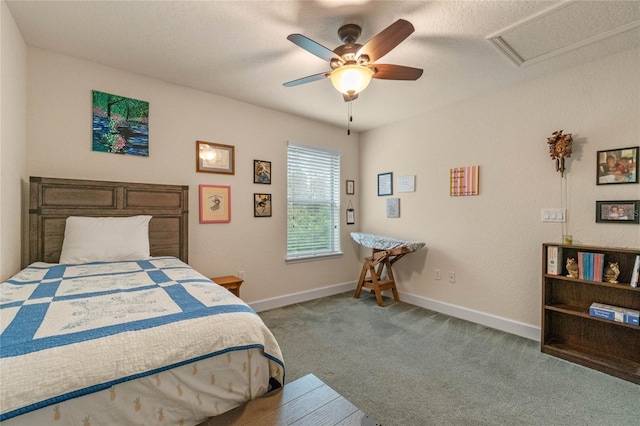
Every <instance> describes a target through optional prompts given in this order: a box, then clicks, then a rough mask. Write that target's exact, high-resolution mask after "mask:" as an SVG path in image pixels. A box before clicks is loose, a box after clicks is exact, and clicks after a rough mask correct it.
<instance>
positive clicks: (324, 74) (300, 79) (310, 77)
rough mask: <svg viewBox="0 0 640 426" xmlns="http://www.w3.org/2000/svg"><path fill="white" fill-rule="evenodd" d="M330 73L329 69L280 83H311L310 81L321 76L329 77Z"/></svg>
mask: <svg viewBox="0 0 640 426" xmlns="http://www.w3.org/2000/svg"><path fill="white" fill-rule="evenodd" d="M330 74H331V72H329V71H326V72H321V73H318V74H313V75H308V76H306V77H302V78H299V79H297V80H292V81H288V82H286V83H282V85H283V86H284V87H293V86H299V85H301V84H305V83H311V82H312V81H318V80H322V79H323V78H327V77H329V75H330Z"/></svg>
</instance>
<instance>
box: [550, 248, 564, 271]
mask: <svg viewBox="0 0 640 426" xmlns="http://www.w3.org/2000/svg"><path fill="white" fill-rule="evenodd" d="M561 261H562V248H560V247H558V246H547V274H549V275H560V274H561V273H562V265H561V264H560V263H561Z"/></svg>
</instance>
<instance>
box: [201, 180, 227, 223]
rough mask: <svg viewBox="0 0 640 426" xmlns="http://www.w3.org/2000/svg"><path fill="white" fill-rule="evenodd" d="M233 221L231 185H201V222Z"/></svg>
mask: <svg viewBox="0 0 640 426" xmlns="http://www.w3.org/2000/svg"><path fill="white" fill-rule="evenodd" d="M224 222H231V187H230V186H220V185H200V223H224Z"/></svg>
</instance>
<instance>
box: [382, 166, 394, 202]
mask: <svg viewBox="0 0 640 426" xmlns="http://www.w3.org/2000/svg"><path fill="white" fill-rule="evenodd" d="M383 195H393V173H392V172H388V173H380V174H378V197H380V196H383Z"/></svg>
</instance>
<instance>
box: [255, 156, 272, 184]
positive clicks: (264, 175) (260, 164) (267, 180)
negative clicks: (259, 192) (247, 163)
mask: <svg viewBox="0 0 640 426" xmlns="http://www.w3.org/2000/svg"><path fill="white" fill-rule="evenodd" d="M253 183H264V184H267V185H271V161H263V160H253Z"/></svg>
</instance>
